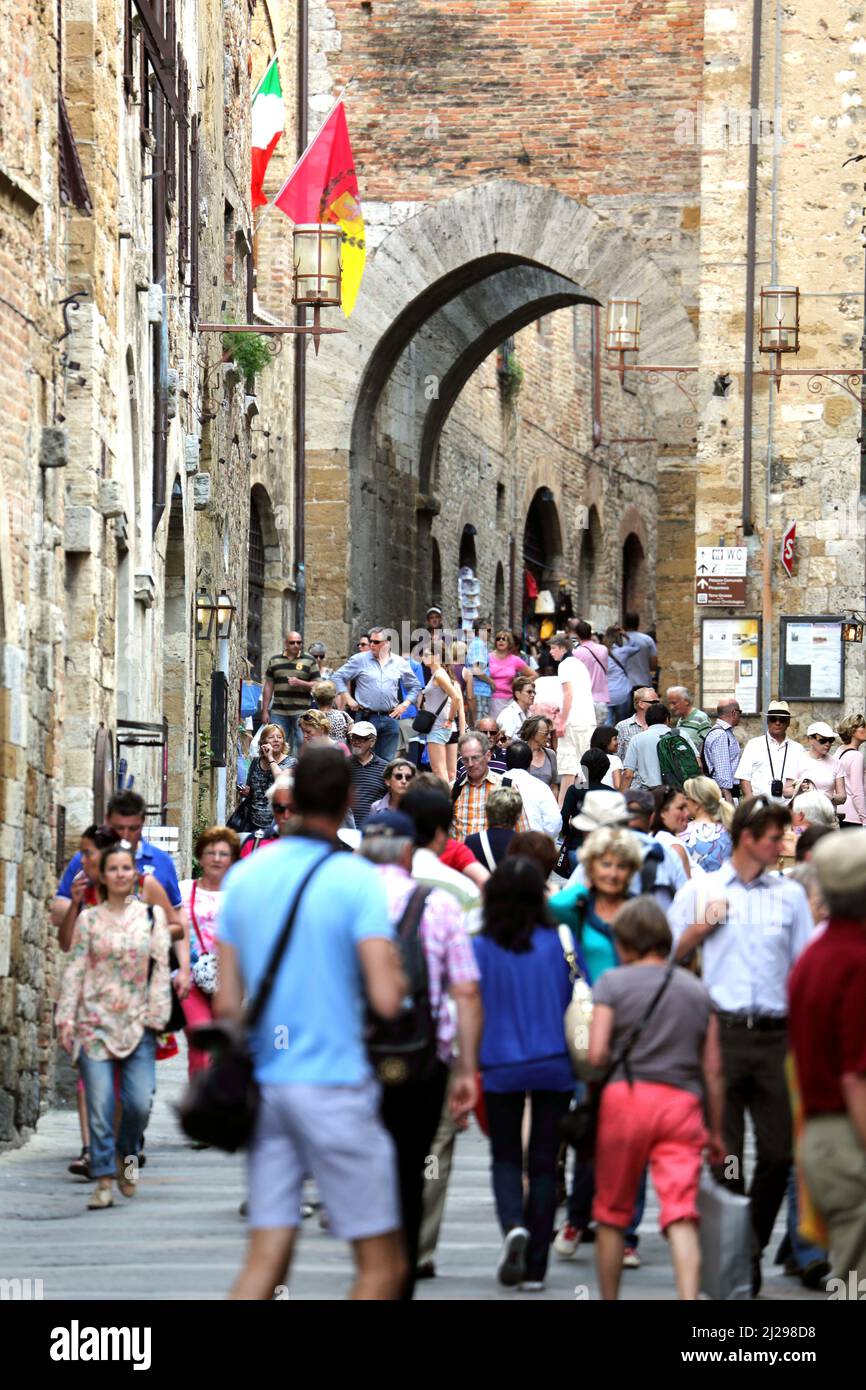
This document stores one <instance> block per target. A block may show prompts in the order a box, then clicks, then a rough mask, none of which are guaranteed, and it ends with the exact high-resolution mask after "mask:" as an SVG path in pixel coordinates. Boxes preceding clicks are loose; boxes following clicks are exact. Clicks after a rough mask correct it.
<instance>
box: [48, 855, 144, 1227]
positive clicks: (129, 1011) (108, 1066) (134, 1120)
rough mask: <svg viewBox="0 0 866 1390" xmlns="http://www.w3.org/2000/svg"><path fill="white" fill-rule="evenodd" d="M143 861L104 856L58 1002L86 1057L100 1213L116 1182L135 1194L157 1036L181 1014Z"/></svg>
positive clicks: (61, 1025) (62, 1020)
mask: <svg viewBox="0 0 866 1390" xmlns="http://www.w3.org/2000/svg"><path fill="white" fill-rule="evenodd" d="M135 880H136V870H135V857H134V855H133V852H132V850H131V849H130V848H129V847H128V846H125V845H110V846H109V847H108V848H107V849H105V850H103V853H102V858H101V860H100V867H99V884H100V894H101V897H102V901H101V902H100V903H99V904H98V905H97V906H96V907H90V908H88V909H87V910H86V911H85V912H82V913H81V916H80V917H79V918H78V921H77V923H76V926H75V934H74V936H73V941H72V950H71V952H70V955H69V963H68V965H67V967H66V971H65V974H64V976H63V984H62V985H61V989H60V999H59V1001H58V1005H57V1033H58V1038H59V1041H60V1045H61V1047H63V1048H65V1049H66V1051H67V1052H73V1051H74V1050H77V1049H80V1051H79V1052H78V1065H79V1067H80V1069H81V1073H82V1076H83V1077H84V1084H85V1088H86V1091H87V1117H88V1120H89V1122H90V1146H91V1160H90V1172H91V1176H92V1177H94V1178H96V1179H97V1183H98V1186H97V1188H96V1191H95V1192H94V1193H93V1196H92V1197H91V1198H90V1201H89V1202H88V1204H87V1205H88V1206H89V1207H92V1208H100V1207H110V1206H113V1205H114V1197H113V1195H112V1182H113V1179H114V1176H115V1172H116V1173H117V1185H118V1187H119V1188H120V1191H121V1193H122V1194H123V1196H124V1197H133V1196H134V1195H135V1190H136V1184H137V1181H138V1161H137V1160H138V1154H139V1150H140V1148H141V1140H142V1136H143V1134H144V1130H145V1127H146V1125H147V1121H148V1117H149V1115H150V1106H151V1100H152V1097H153V1091H154V1086H155V1084H156V1066H155V1055H156V1036H157V1033H159V1032H161V1030H162V1029H163V1028H164V1027H165V1024H166V1023H167V1022H168V1017H169V1014H170V1012H171V993H170V991H171V984H170V981H169V969H168V952H169V945H170V936H169V930H168V926H167V925H166V920H165V914H164V912H163V910H162V908H161V907H158V906H156V907H151V906H148V905H147V904H146V903H144V902H142V901H141V900H140V899H139V898H136V897H135V896H134V889H135ZM115 1066H116V1067H117V1068H118V1070H119V1072H120V1102H121V1119H120V1131H119V1134H118V1137H117V1152H115V1138H114V1104H115V1101H114V1069H115Z"/></svg>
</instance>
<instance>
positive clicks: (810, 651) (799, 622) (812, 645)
mask: <svg viewBox="0 0 866 1390" xmlns="http://www.w3.org/2000/svg"><path fill="white" fill-rule="evenodd" d="M843 622H844V620H843V619H842V618H833V617H822V618H799V617H798V618H782V619H781V624H782V633H781V637H782V640H781V648H780V655H781V659H780V662H779V687H780V695H781V698H782V699H783V700H844V698H845V646H844V643H843V642H842V627H843Z"/></svg>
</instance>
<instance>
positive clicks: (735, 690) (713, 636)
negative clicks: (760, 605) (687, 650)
mask: <svg viewBox="0 0 866 1390" xmlns="http://www.w3.org/2000/svg"><path fill="white" fill-rule="evenodd" d="M731 695H733V696H734V697H735V698H736V700H737V703H738V704H739V706H740V709H741V710H742V711H743V714H760V712H761V619H760V618H759V617H756V616H755V617H745V616H743V617H737V618H709V617H705V618H703V619H702V620H701V709H702V710H705V711H706V713H707V714H709V715H710V716H711V717H712V716H713V715H714V712H715V709H716V706H717V705H718V703H719V701H720V700H724V699H725V698H729V697H730V696H731Z"/></svg>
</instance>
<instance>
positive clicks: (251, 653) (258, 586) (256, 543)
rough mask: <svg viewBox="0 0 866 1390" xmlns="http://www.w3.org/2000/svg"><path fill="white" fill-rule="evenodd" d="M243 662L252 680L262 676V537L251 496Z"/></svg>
mask: <svg viewBox="0 0 866 1390" xmlns="http://www.w3.org/2000/svg"><path fill="white" fill-rule="evenodd" d="M247 564H248V568H247V661H248V662H249V663H250V674H251V675H252V677H253V679H254V680H261V679H262V620H263V616H264V607H265V538H264V533H263V531H262V522H261V517H260V516H259V509H258V507H257V506H256V502H255V498H252V499H251V501H250V529H249V535H248V538H247Z"/></svg>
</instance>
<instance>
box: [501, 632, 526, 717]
mask: <svg viewBox="0 0 866 1390" xmlns="http://www.w3.org/2000/svg"><path fill="white" fill-rule="evenodd" d="M515 676H529V677H531V678H532V679H533V680H534V679H535V672H534V671H533V670H532V668H531V666H527V664H526V662H525V661H524V660H523V657H522V656H518V654H517V651H516V650H515V645H514V638H513V636H512V634H511V633H510V632H506V631H505V630H504V629H503V631H502V632H497V634H496V650H495V651H494V652H491V654H490V679H491V681H492V682H493V695H492V697H491V701H490V715H491V718H493V719H496V718H498V716H499V715H500V714H501V713H502V711H503V710H504V709H505V706H506V705H507V704H509V703H510V701H511V682H512V681H513V680H514V677H515Z"/></svg>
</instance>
